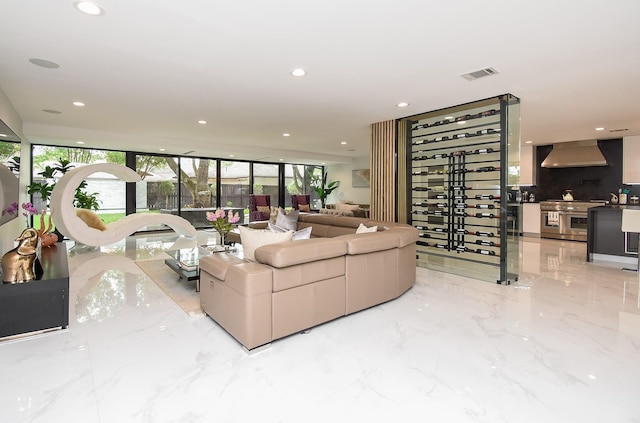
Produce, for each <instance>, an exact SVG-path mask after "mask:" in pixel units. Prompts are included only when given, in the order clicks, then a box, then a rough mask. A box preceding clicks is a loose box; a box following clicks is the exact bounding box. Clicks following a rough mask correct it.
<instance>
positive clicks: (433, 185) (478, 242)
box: [400, 94, 520, 284]
mask: <svg viewBox="0 0 640 423" xmlns="http://www.w3.org/2000/svg"><path fill="white" fill-rule="evenodd" d="M519 102H520V101H519V99H518V98H517V97H514V96H512V95H511V94H504V95H501V96H498V97H493V98H490V99H485V100H480V101H477V102H473V103H467V104H463V105H459V106H455V107H451V108H447V109H442V110H437V111H433V112H429V113H424V114H421V115H416V116H410V117H408V118H405V119H403V120H401V121H400V124H405V125H407V127H406V133H407V140H406V142H407V169H409V171H408V182H407V199H408V204H407V211H408V216H407V221H408V222H410V223H411V224H412V225H413V226H414V227H416V228H417V229H418V231H419V232H420V239H419V240H418V242H417V257H416V259H417V264H418V266H423V267H429V268H434V269H436V270H443V271H447V272H450V273H457V274H462V275H465V276H470V277H473V278H477V279H482V280H487V281H492V282H496V283H498V284H510V283H511V282H513V281H517V280H518V270H517V269H518V261H519V257H518V256H519V246H518V243H519V241H518V237H519V235H520V234H519V232H518V230H517V228H516V227H515V225H513V227H510V226H511V225H512V223H513V222H514V221H516V222H517V219H518V217H519V216H517V214H519V207H517V208H516V210H517V212H515V216H514V212H513V209H512V207H511V206H512V205H513V203H512V202H511V201H510V191H511V188H510V187H509V185H508V183H509V178H508V169H509V167H510V166H511V167H512V168H513V166H514V159H513V157H514V149H515V153H516V154H515V157H516V159H515V161H517V160H518V159H517V157H518V154H517V153H518V149H519V126H518V125H517V124H515V125H514V122H518V121H519ZM514 106H517V107H514ZM510 125H511V126H516V127H517V128H515V129H518V130H517V134H515V135H514V128H510ZM511 145H514V148H512V149H511V150H512V151H511V152H510V151H509V149H510V148H511ZM515 164H519V163H515ZM516 168H517V166H516ZM510 229H511V231H510Z"/></svg>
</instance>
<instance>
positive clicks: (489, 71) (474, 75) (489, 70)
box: [460, 68, 499, 81]
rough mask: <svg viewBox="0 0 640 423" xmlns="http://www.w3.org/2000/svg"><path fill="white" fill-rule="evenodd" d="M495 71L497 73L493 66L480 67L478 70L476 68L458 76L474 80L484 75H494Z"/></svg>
mask: <svg viewBox="0 0 640 423" xmlns="http://www.w3.org/2000/svg"><path fill="white" fill-rule="evenodd" d="M497 73H499V72H498V71H497V70H495V69H494V68H485V69H480V70H477V71H473V72H469V73H465V74H463V75H460V76H461V77H463V78H464V79H466V80H467V81H475V80H476V79H478V78H484V77H485V76H491V75H495V74H497Z"/></svg>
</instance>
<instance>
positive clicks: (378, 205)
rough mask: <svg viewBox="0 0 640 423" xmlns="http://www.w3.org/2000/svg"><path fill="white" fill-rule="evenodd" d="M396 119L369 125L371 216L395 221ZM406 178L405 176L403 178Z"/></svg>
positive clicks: (376, 218)
mask: <svg viewBox="0 0 640 423" xmlns="http://www.w3.org/2000/svg"><path fill="white" fill-rule="evenodd" d="M395 147H396V121H395V120H387V121H384V122H377V123H374V124H372V125H371V146H370V148H371V159H370V168H371V192H370V197H371V218H372V219H375V220H389V221H395V220H396V216H395V214H396V213H395V209H396V203H395V202H396V192H397V189H396V180H397V177H396V175H397V172H396V148H395ZM405 179H406V178H405Z"/></svg>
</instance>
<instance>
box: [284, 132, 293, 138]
mask: <svg viewBox="0 0 640 423" xmlns="http://www.w3.org/2000/svg"><path fill="white" fill-rule="evenodd" d="M282 136H283V137H290V136H291V134H287V133H286V132H285V133H284V134H282Z"/></svg>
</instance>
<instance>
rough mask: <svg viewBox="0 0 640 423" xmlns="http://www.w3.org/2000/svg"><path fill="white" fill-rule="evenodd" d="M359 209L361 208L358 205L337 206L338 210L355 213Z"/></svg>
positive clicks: (341, 204) (339, 204)
mask: <svg viewBox="0 0 640 423" xmlns="http://www.w3.org/2000/svg"><path fill="white" fill-rule="evenodd" d="M359 208H360V206H359V205H357V204H344V203H338V204H336V210H343V211H354V210H358V209H359Z"/></svg>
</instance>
